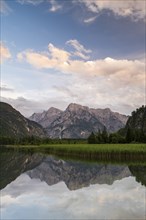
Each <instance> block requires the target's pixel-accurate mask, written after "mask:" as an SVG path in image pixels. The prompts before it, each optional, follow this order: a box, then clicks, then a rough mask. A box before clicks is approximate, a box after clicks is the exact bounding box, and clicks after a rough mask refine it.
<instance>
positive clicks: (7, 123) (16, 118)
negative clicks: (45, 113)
mask: <svg viewBox="0 0 146 220" xmlns="http://www.w3.org/2000/svg"><path fill="white" fill-rule="evenodd" d="M31 135H34V136H39V137H43V136H45V132H44V129H43V128H42V127H41V125H39V124H37V123H36V122H34V121H30V120H28V119H27V118H25V117H24V116H23V115H21V114H20V112H18V111H16V110H15V109H14V108H13V107H12V106H11V105H9V104H7V103H4V102H0V136H1V137H3V136H5V137H24V136H31Z"/></svg>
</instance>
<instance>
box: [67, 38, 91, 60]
mask: <svg viewBox="0 0 146 220" xmlns="http://www.w3.org/2000/svg"><path fill="white" fill-rule="evenodd" d="M66 44H68V45H71V46H72V47H73V48H74V49H75V52H72V54H73V55H74V56H77V57H80V58H82V59H85V60H87V59H89V56H88V55H87V54H89V53H91V52H92V51H91V50H87V49H86V48H85V47H84V46H83V45H82V44H80V43H79V42H78V41H77V40H76V39H74V40H69V41H67V42H66Z"/></svg>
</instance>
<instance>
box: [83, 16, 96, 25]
mask: <svg viewBox="0 0 146 220" xmlns="http://www.w3.org/2000/svg"><path fill="white" fill-rule="evenodd" d="M96 18H97V16H94V17H91V18H87V19H84V23H86V24H90V23H92V22H94V21H95V20H96Z"/></svg>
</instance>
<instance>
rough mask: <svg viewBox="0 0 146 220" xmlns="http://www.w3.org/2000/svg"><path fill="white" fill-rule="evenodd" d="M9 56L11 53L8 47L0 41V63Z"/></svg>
mask: <svg viewBox="0 0 146 220" xmlns="http://www.w3.org/2000/svg"><path fill="white" fill-rule="evenodd" d="M10 58H11V53H10V51H9V49H8V48H7V47H6V46H5V45H4V43H2V42H0V63H2V62H3V61H4V60H7V59H10Z"/></svg>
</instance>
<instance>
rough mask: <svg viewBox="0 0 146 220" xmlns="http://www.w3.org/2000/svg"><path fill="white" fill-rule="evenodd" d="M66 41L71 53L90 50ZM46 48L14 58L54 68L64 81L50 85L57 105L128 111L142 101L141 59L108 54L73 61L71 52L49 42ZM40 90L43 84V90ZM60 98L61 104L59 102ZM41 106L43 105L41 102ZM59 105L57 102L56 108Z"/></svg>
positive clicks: (43, 67) (45, 67)
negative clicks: (115, 56)
mask: <svg viewBox="0 0 146 220" xmlns="http://www.w3.org/2000/svg"><path fill="white" fill-rule="evenodd" d="M69 42H70V45H71V46H73V47H74V49H75V52H76V51H81V52H83V51H84V52H85V51H86V52H90V50H87V49H85V48H84V47H83V46H82V45H81V44H78V43H77V41H74V40H71V41H69ZM48 49H49V50H48V51H47V52H35V51H33V50H26V51H22V52H21V53H19V54H18V59H19V60H21V61H26V62H28V63H29V64H30V65H32V66H33V67H35V68H38V69H39V71H42V69H46V70H48V71H50V70H52V71H54V69H55V70H56V71H59V72H60V73H61V77H62V80H64V83H62V82H61V81H60V79H58V80H57V81H56V82H55V83H53V84H52V89H54V90H52V93H53V94H54V96H53V99H55V100H59V103H60V106H61V108H65V107H66V106H67V104H69V103H70V102H76V103H80V104H82V105H87V106H89V107H95V108H97V107H99V108H100V107H101V108H105V107H110V108H111V109H112V110H114V111H119V112H121V113H125V114H130V113H131V111H133V109H135V108H137V107H139V106H141V105H142V104H143V103H144V94H145V85H144V82H145V62H144V61H141V60H128V59H123V60H122V59H119V60H118V59H114V58H111V57H107V58H105V59H95V60H87V61H86V60H75V59H73V58H72V53H71V52H68V51H66V50H64V49H60V48H57V47H55V46H54V45H53V44H49V45H48ZM44 74H45V73H44ZM48 77H49V74H48ZM54 77H56V76H55V75H54ZM48 80H50V79H49V78H48ZM46 81H47V79H46ZM53 81H54V80H53ZM70 82H71V83H70ZM54 85H55V87H54ZM50 86H51V85H50ZM44 89H45V88H44V87H43V88H42V91H43V92H44ZM59 90H60V91H59ZM87 91H88V92H87ZM46 94H50V92H49V91H48V93H46ZM40 97H41V96H40ZM46 97H47V96H46ZM47 100H48V101H47ZM63 100H64V103H63V104H61V102H62V101H63ZM46 101H47V102H48V103H50V105H52V106H53V104H56V103H54V102H53V100H51V98H50V97H49V98H48V99H47V98H46ZM127 103H129V104H128V105H127ZM41 106H45V105H44V104H43V103H42V104H41ZM60 106H58V104H57V106H56V107H60ZM50 107H51V106H50Z"/></svg>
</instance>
